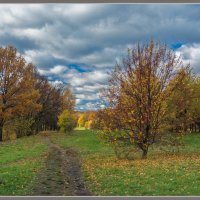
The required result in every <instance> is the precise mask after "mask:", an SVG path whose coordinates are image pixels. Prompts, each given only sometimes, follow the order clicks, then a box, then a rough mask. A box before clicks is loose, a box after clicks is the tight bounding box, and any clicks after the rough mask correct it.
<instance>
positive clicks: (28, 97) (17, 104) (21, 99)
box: [0, 46, 41, 141]
mask: <svg viewBox="0 0 200 200" xmlns="http://www.w3.org/2000/svg"><path fill="white" fill-rule="evenodd" d="M34 84H35V69H34V67H33V65H32V64H30V63H26V61H25V60H24V58H22V57H21V56H20V55H18V54H17V50H16V49H15V48H14V47H12V46H8V47H6V48H2V47H0V141H2V134H3V127H4V124H5V122H6V121H8V120H12V119H13V118H14V117H21V116H27V115H33V114H34V113H35V112H37V111H39V110H40V109H41V106H40V104H38V103H37V100H38V98H39V92H38V91H37V90H36V89H35V87H34Z"/></svg>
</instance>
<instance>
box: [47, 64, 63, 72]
mask: <svg viewBox="0 0 200 200" xmlns="http://www.w3.org/2000/svg"><path fill="white" fill-rule="evenodd" d="M65 70H66V66H62V65H56V66H55V67H53V68H51V69H50V72H51V73H53V74H61V73H63V72H64V71H65Z"/></svg>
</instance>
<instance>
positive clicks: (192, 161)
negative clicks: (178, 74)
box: [0, 130, 200, 196]
mask: <svg viewBox="0 0 200 200" xmlns="http://www.w3.org/2000/svg"><path fill="white" fill-rule="evenodd" d="M46 136H47V137H49V138H50V139H51V140H52V142H54V143H57V144H59V145H60V146H61V147H63V148H69V147H70V148H74V149H76V150H77V151H78V152H79V153H80V156H81V160H82V164H83V172H84V175H85V179H86V182H87V185H88V187H89V189H90V190H91V192H92V193H93V194H94V195H102V196H115V195H122V196H141V195H144V196H145V195H148V196H151V195H155V196H162V195H164V196H165V195H167V196H169V195H172V196H173V195H177V196H179V195H180V196H193V195H195V196H199V195H200V170H199V169H200V134H192V135H186V136H184V138H183V142H184V144H185V147H184V148H183V149H182V150H181V152H179V153H175V154H170V153H169V152H168V153H166V152H165V153H164V152H161V151H160V150H158V148H154V149H152V150H151V152H150V153H149V156H148V159H147V160H140V159H138V158H137V159H135V160H133V161H128V160H118V159H117V158H116V157H115V154H114V151H113V149H112V147H111V146H109V145H108V144H106V143H103V142H100V141H99V139H98V136H97V133H96V132H95V131H90V130H75V131H74V132H73V133H72V134H70V135H67V134H62V133H56V132H54V133H46ZM47 150H48V144H47V140H45V139H44V136H41V135H37V136H31V137H25V138H21V139H18V140H16V141H12V142H4V143H1V146H0V195H28V194H31V188H32V187H33V186H34V184H35V182H34V180H35V177H36V176H37V173H38V172H39V171H40V169H41V168H42V167H43V166H44V165H43V164H44V161H45V159H46V156H45V155H46V152H47Z"/></svg>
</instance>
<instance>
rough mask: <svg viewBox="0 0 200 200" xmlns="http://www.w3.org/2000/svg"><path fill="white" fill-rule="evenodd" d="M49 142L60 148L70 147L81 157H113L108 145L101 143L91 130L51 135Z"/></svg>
mask: <svg viewBox="0 0 200 200" xmlns="http://www.w3.org/2000/svg"><path fill="white" fill-rule="evenodd" d="M51 140H52V141H53V142H55V143H57V144H59V145H60V146H61V147H64V148H66V147H72V148H75V149H76V150H78V151H79V153H80V154H81V155H83V156H87V157H95V156H97V155H106V156H109V155H114V152H113V149H112V148H111V146H109V145H108V144H105V143H102V142H100V141H99V139H98V137H97V133H96V132H95V131H91V130H82V131H81V130H75V131H74V132H73V134H70V135H67V134H63V133H57V134H51Z"/></svg>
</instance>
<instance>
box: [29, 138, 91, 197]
mask: <svg viewBox="0 0 200 200" xmlns="http://www.w3.org/2000/svg"><path fill="white" fill-rule="evenodd" d="M44 140H45V142H47V144H48V145H49V153H48V156H47V160H46V163H45V168H44V169H43V170H42V171H41V172H40V173H39V174H38V177H37V181H36V182H37V184H36V186H35V187H34V188H33V192H32V193H33V194H32V195H33V196H90V195H91V193H90V192H89V190H88V189H87V188H86V185H85V181H84V178H83V175H82V172H81V163H80V160H79V156H78V153H77V152H76V151H74V150H73V149H70V148H68V149H63V148H61V147H60V146H59V145H57V144H53V143H52V142H51V140H50V139H49V138H48V137H45V138H44Z"/></svg>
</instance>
